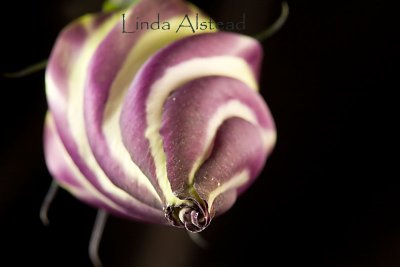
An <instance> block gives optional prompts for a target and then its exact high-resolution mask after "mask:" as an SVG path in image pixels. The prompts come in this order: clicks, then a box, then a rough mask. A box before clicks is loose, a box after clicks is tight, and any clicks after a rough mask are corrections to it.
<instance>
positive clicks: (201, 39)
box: [120, 33, 275, 231]
mask: <svg viewBox="0 0 400 267" xmlns="http://www.w3.org/2000/svg"><path fill="white" fill-rule="evenodd" d="M260 58H261V48H260V46H259V44H258V43H257V42H256V41H255V40H253V39H251V38H248V37H244V36H241V35H237V34H231V33H212V34H204V35H198V36H193V37H190V38H186V39H183V40H181V41H177V42H175V43H173V44H171V45H170V46H168V47H166V48H165V49H163V50H161V51H160V52H159V53H157V54H156V55H154V56H153V57H151V58H150V59H149V61H148V62H147V63H146V64H145V65H144V66H143V67H142V68H141V70H140V72H139V73H138V74H137V76H136V78H135V80H134V82H133V84H132V86H131V88H130V90H129V92H128V94H127V96H126V99H125V102H124V107H123V111H122V116H121V123H120V125H121V132H122V136H123V141H124V143H125V145H126V147H127V148H128V150H129V152H130V155H131V157H132V159H133V161H135V162H136V163H137V164H138V166H139V167H140V168H141V169H142V170H144V172H145V174H146V176H148V177H151V179H155V180H157V181H158V186H159V187H160V189H161V190H162V194H163V196H164V201H165V202H166V206H167V217H168V218H169V219H170V221H171V222H173V223H174V224H175V225H178V226H183V225H185V226H186V227H187V228H188V229H189V230H191V231H198V230H201V229H203V228H204V227H206V226H207V225H208V223H209V221H210V220H211V218H212V216H213V213H214V212H215V210H214V209H213V207H212V206H210V203H208V202H207V200H209V199H208V198H210V196H209V193H211V192H204V194H205V195H207V197H205V195H204V196H203V197H202V196H201V195H199V192H197V190H196V189H197V188H196V183H195V174H196V172H197V171H198V170H199V169H200V166H201V165H202V164H203V163H204V162H205V160H206V159H207V157H208V156H209V155H210V153H212V151H211V150H212V144H213V142H214V137H215V135H216V133H217V132H218V129H219V128H220V127H221V125H223V123H224V121H226V120H228V119H229V118H232V117H239V118H241V119H242V120H246V121H249V122H250V123H252V124H253V125H255V128H254V129H253V131H256V134H257V135H259V137H260V138H261V139H260V140H261V143H257V142H256V141H255V143H254V144H253V145H251V146H250V149H253V148H254V146H256V147H258V146H259V145H260V148H259V149H261V150H260V151H261V152H260V151H258V150H257V151H258V152H257V153H256V154H257V155H258V156H260V153H261V156H262V157H261V159H262V160H261V161H257V162H261V163H254V164H255V166H247V165H246V164H242V165H243V167H238V168H237V171H244V168H245V167H248V169H249V170H248V173H249V174H248V175H247V176H249V177H247V176H246V179H241V180H245V181H244V182H241V183H239V182H238V183H236V182H235V183H233V184H229V183H226V181H225V180H229V178H232V176H229V177H226V178H223V177H216V179H217V182H218V181H219V180H220V186H221V187H222V183H224V184H227V185H226V187H227V188H226V190H222V191H221V190H220V191H218V190H217V191H216V190H214V188H212V189H213V192H214V194H213V195H212V196H213V198H214V199H215V198H216V197H217V196H218V195H220V194H222V193H224V192H226V191H230V190H232V189H236V188H238V187H242V186H243V185H244V184H245V183H248V182H249V181H251V178H254V176H255V175H256V173H257V172H258V171H257V170H259V168H260V166H261V165H263V163H264V161H265V160H264V159H265V156H266V154H267V153H268V152H269V151H270V150H271V149H272V146H273V145H274V142H275V130H274V124H273V121H272V118H271V116H270V113H269V112H268V109H267V108H266V106H265V103H264V102H263V101H262V100H261V98H260V97H259V95H258V94H257V93H256V90H257V73H258V69H259V63H260ZM209 76H217V78H206V77H209ZM171 97H172V98H171ZM178 98H179V99H180V100H177V99H178ZM168 99H169V101H172V102H171V103H168ZM174 107H175V109H174ZM163 115H165V116H164V121H163ZM225 135H226V134H224V136H225ZM227 136H228V135H227ZM255 140H257V139H255ZM232 142H237V141H232ZM238 147H239V146H238ZM240 148H245V147H240ZM236 152H237V153H238V154H243V153H244V151H240V150H238V151H236ZM249 153H250V152H249ZM249 157H250V156H249ZM242 160H243V162H244V161H245V159H242ZM243 162H242V163H243ZM250 163H251V162H250ZM250 163H249V164H250ZM251 164H252V163H251ZM251 164H250V165H251ZM242 165H240V166H242ZM245 165H246V166H245ZM234 167H235V168H233V169H236V167H237V166H234ZM242 169H243V170H242ZM202 179H203V178H199V180H202ZM204 179H205V178H204ZM221 179H222V180H221ZM199 186H200V187H199V188H206V187H207V186H205V187H204V186H202V185H199ZM210 188H211V187H210ZM231 199H233V198H231ZM220 206H221V207H222V206H224V204H220ZM225 206H227V205H225ZM185 216H186V217H188V218H187V219H183V221H182V218H184V217H185ZM193 216H194V217H196V216H197V217H196V219H195V221H193V220H192V217H193ZM194 217H193V218H194ZM200 217H201V218H200ZM199 221H201V223H199Z"/></svg>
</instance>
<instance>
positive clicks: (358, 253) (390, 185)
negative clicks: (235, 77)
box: [0, 0, 400, 267]
mask: <svg viewBox="0 0 400 267" xmlns="http://www.w3.org/2000/svg"><path fill="white" fill-rule="evenodd" d="M194 3H196V4H197V5H198V6H199V7H201V8H202V9H203V10H205V11H206V12H208V13H209V14H210V15H211V16H212V17H214V18H215V19H216V20H217V21H218V20H219V21H232V20H233V21H234V20H239V19H240V18H241V15H242V13H243V12H244V13H246V31H245V32H243V33H245V34H255V33H257V32H259V31H261V30H262V29H264V28H266V27H267V26H268V25H270V24H271V23H272V21H274V19H275V18H276V17H277V15H278V14H279V8H280V3H279V2H278V1H257V0H247V1H228V0H214V1H211V0H209V1H201V0H197V1H194ZM289 4H290V7H291V14H290V17H289V20H288V22H287V24H286V25H285V27H284V28H283V29H282V30H281V31H280V32H279V33H278V34H277V35H275V36H274V37H272V38H270V39H269V40H267V41H265V42H264V43H263V44H264V51H265V58H264V64H263V74H262V81H261V91H262V94H263V96H264V97H265V99H266V101H267V102H268V104H269V106H270V108H271V110H272V113H273V115H274V118H275V120H276V124H277V128H278V143H277V146H276V149H275V151H274V153H273V154H272V156H271V157H270V159H269V161H268V163H267V165H266V168H265V169H264V171H263V173H262V175H261V176H260V178H259V179H258V181H257V182H256V183H255V184H254V186H253V187H252V188H251V189H250V190H249V191H248V192H246V193H245V194H244V195H243V196H242V197H240V199H239V200H238V201H237V203H236V204H235V206H234V207H233V208H232V209H231V210H230V211H229V212H228V213H226V214H225V215H224V216H222V217H220V218H217V219H215V220H214V221H213V222H212V225H211V226H210V227H209V228H208V229H207V230H206V231H205V232H204V234H203V236H204V237H205V238H206V239H207V240H208V241H209V243H210V244H211V246H210V248H209V249H208V250H202V249H200V248H198V247H196V246H195V245H194V244H193V243H192V242H191V241H190V239H189V238H188V237H187V235H186V233H185V231H183V230H181V229H174V228H169V227H165V226H156V225H145V224H142V223H136V222H129V221H125V220H122V219H118V218H111V219H110V220H109V221H108V224H107V227H106V231H105V234H104V237H103V240H102V243H101V248H100V254H101V257H102V259H103V261H104V264H105V266H117V267H118V266H140V267H147V266H150V267H152V266H166V267H169V266H171V267H172V266H177V267H179V266H218V267H225V266H251V267H256V266H271V267H275V266H302V265H305V266H309V267H311V266H323V267H339V266H340V267H353V266H365V267H370V266H371V267H372V266H379V267H381V266H382V267H392V266H393V267H394V266H400V218H399V217H400V216H399V204H400V197H399V189H400V187H399V182H398V174H397V173H394V172H393V169H395V167H396V163H397V165H398V150H397V149H396V147H395V144H394V140H395V138H393V137H396V134H395V133H394V127H395V125H396V124H398V122H399V119H398V117H397V116H396V114H395V112H396V110H397V109H398V108H397V107H398V106H397V105H396V99H397V98H396V97H394V94H393V93H392V92H394V91H395V90H398V89H399V88H400V87H396V85H395V84H393V83H391V82H390V81H391V80H394V79H392V78H393V76H394V75H395V69H394V67H395V65H396V64H398V57H397V54H396V53H395V52H396V50H397V49H398V47H399V46H398V44H396V43H395V40H396V38H397V32H398V30H397V28H396V24H395V21H396V14H392V13H394V12H393V11H394V10H395V8H394V7H391V6H390V5H389V4H387V3H386V5H384V4H385V2H384V1H346V2H341V1H315V2H314V1H313V2H311V1H289ZM100 6H101V1H100V0H90V1H89V0H86V1H79V0H73V1H72V0H70V1H67V0H62V1H49V0H40V1H4V3H2V5H1V17H0V19H1V24H0V25H1V26H2V27H1V36H2V38H1V41H0V42H1V50H0V57H1V58H0V64H1V65H0V72H5V71H13V70H18V69H20V68H22V67H25V66H27V65H30V64H32V63H34V62H38V61H41V60H42V59H45V58H47V57H48V55H49V53H50V51H51V48H52V45H53V43H54V40H55V38H56V36H57V33H58V32H59V31H60V30H61V29H62V27H63V26H65V25H66V24H67V23H68V22H69V21H70V20H72V19H73V18H76V17H78V16H80V15H82V14H84V13H86V12H89V11H97V10H99V8H100ZM0 79H1V80H0V82H1V85H0V90H1V91H0V92H1V94H0V96H1V102H0V114H1V115H0V116H1V138H0V148H1V150H0V166H1V168H0V246H1V248H0V266H90V262H89V259H88V256H87V245H88V240H89V236H90V232H91V227H92V224H93V220H94V217H95V214H96V211H95V210H94V209H92V208H90V207H88V206H85V205H84V204H82V203H80V202H79V201H78V200H76V199H74V198H73V197H72V196H70V195H69V194H68V193H66V192H62V193H60V195H59V196H58V197H57V199H56V201H55V202H54V205H53V206H52V208H51V210H50V214H49V216H50V219H51V225H50V226H49V227H45V226H43V225H41V223H40V221H39V216H38V215H39V207H40V204H41V201H42V199H43V197H44V195H45V193H46V191H47V188H48V186H49V184H50V181H51V177H50V175H49V174H48V172H47V170H46V166H45V163H44V159H43V152H42V125H43V119H44V114H45V111H46V101H45V93H44V76H43V72H40V73H37V74H34V75H32V76H29V77H26V78H23V79H4V78H3V77H1V78H0Z"/></svg>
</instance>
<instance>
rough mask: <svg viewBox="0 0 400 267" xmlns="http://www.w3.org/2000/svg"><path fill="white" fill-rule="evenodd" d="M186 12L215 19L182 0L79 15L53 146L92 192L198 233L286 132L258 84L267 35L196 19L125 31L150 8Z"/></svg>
mask: <svg viewBox="0 0 400 267" xmlns="http://www.w3.org/2000/svg"><path fill="white" fill-rule="evenodd" d="M122 14H124V16H123V18H124V19H122ZM186 16H189V17H190V18H191V19H192V21H194V20H198V19H200V20H202V19H204V16H203V15H201V12H200V11H199V10H197V9H196V8H195V7H194V6H192V5H187V4H185V3H184V2H183V1H180V0H165V1H161V0H142V1H139V3H137V4H136V5H133V6H131V7H129V8H128V9H126V10H122V11H120V12H114V13H113V12H109V13H100V14H95V15H87V16H84V17H82V18H81V19H79V20H77V21H76V22H74V23H72V24H71V25H70V26H68V27H67V28H66V29H65V30H64V31H63V32H62V33H61V34H60V36H59V38H58V39H57V43H56V45H55V47H54V49H53V52H52V54H51V58H50V61H49V65H48V68H47V71H46V94H47V98H48V103H49V112H48V116H47V119H46V126H45V153H46V162H47V165H48V167H49V170H50V172H51V174H52V175H53V176H54V177H55V179H56V180H57V181H58V182H59V183H60V185H61V186H63V187H64V188H66V189H67V190H69V191H70V192H71V193H72V194H74V195H75V196H76V197H78V198H79V199H81V200H82V201H84V202H86V203H88V204H90V205H93V206H95V207H100V208H103V209H105V210H107V211H109V212H111V213H113V214H115V215H118V216H123V217H127V218H130V219H135V220H142V221H148V222H155V223H161V224H163V223H164V224H165V223H170V224H172V225H175V226H178V227H186V229H188V230H189V231H194V232H196V231H201V230H202V229H204V228H205V227H207V226H208V224H209V223H210V221H211V219H212V218H213V217H214V216H215V215H218V214H221V213H223V212H225V211H226V210H227V209H229V208H230V207H231V206H232V205H233V203H234V202H235V200H236V197H237V195H238V194H240V193H241V192H243V191H244V190H245V189H246V188H247V187H248V186H249V185H250V184H251V183H252V182H253V181H254V179H255V178H256V177H257V175H258V174H259V172H260V170H261V169H262V167H263V165H264V163H265V161H266V159H267V156H268V154H269V153H270V152H271V150H272V148H273V146H274V143H275V139H276V132H275V126H274V122H273V119H272V116H271V114H270V112H269V110H268V107H267V106H266V104H265V102H264V101H263V99H262V98H261V97H260V95H259V94H258V93H257V90H258V85H257V80H258V75H259V69H260V63H261V57H262V50H261V47H260V45H259V43H258V42H257V41H256V40H254V39H252V38H249V37H246V36H242V35H238V34H233V33H222V32H210V31H208V33H207V31H199V33H202V34H193V33H192V31H191V29H190V28H182V29H180V30H179V31H178V32H175V30H169V31H168V30H166V31H163V30H154V29H153V30H151V29H150V30H146V29H143V28H142V29H136V30H135V32H134V34H123V33H122V32H121V30H122V28H123V24H124V23H125V24H126V25H128V27H130V26H131V25H137V20H138V19H139V18H140V21H148V22H151V21H161V22H162V21H168V22H169V23H170V27H171V28H172V29H177V28H178V27H179V25H180V23H182V20H183V18H184V17H186ZM139 23H140V22H139ZM164 216H165V217H166V218H165V217H164Z"/></svg>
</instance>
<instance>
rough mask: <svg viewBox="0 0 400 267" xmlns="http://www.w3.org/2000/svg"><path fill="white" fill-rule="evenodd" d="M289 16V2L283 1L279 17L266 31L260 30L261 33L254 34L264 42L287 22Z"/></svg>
mask: <svg viewBox="0 0 400 267" xmlns="http://www.w3.org/2000/svg"><path fill="white" fill-rule="evenodd" d="M288 16H289V5H288V3H287V2H282V9H281V15H280V16H279V18H278V19H277V20H276V21H275V22H274V23H273V24H272V25H271V26H270V27H269V28H268V29H266V30H265V31H262V32H260V33H259V34H257V35H255V36H253V37H254V38H255V39H257V40H258V41H260V42H262V41H265V40H266V39H268V38H269V37H271V36H272V35H274V34H275V33H277V32H278V31H279V30H280V29H281V28H282V27H283V25H284V24H285V22H286V20H287V18H288Z"/></svg>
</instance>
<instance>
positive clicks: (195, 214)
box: [165, 200, 212, 233]
mask: <svg viewBox="0 0 400 267" xmlns="http://www.w3.org/2000/svg"><path fill="white" fill-rule="evenodd" d="M202 202H203V203H202V204H200V203H199V202H197V201H196V200H189V204H186V203H185V204H181V205H179V206H168V207H167V208H166V209H165V217H166V218H167V220H168V221H169V222H170V224H171V225H173V226H177V227H184V228H186V230H188V231H189V232H192V233H198V232H201V231H203V230H204V229H206V228H207V226H208V225H210V222H211V219H212V216H211V214H210V213H209V211H208V205H207V202H205V201H202Z"/></svg>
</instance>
